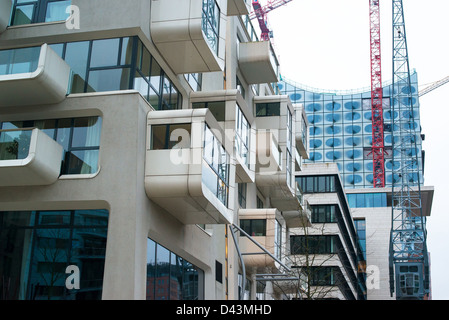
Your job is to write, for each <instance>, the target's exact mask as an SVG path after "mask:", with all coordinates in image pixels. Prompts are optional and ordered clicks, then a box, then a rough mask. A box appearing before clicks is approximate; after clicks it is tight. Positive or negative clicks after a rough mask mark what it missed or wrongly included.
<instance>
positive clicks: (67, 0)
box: [11, 0, 72, 26]
mask: <svg viewBox="0 0 449 320" xmlns="http://www.w3.org/2000/svg"><path fill="white" fill-rule="evenodd" d="M71 4H72V1H71V0H14V6H13V10H12V17H11V25H12V26H16V25H22V24H31V23H39V22H53V21H64V20H67V18H68V17H69V16H70V14H69V12H70V11H69V10H67V8H68V7H69V6H70V5H71Z"/></svg>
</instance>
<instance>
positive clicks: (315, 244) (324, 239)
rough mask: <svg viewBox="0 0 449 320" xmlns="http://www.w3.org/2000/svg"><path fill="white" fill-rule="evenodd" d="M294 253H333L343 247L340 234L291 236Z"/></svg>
mask: <svg viewBox="0 0 449 320" xmlns="http://www.w3.org/2000/svg"><path fill="white" fill-rule="evenodd" d="M290 246H291V248H290V250H291V253H292V254H333V253H338V252H339V250H340V249H341V242H340V240H339V239H338V236H324V235H319V236H315V235H307V236H290Z"/></svg>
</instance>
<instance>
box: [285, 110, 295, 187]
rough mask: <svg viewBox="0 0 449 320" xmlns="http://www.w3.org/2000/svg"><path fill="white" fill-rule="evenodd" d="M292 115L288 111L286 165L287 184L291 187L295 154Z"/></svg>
mask: <svg viewBox="0 0 449 320" xmlns="http://www.w3.org/2000/svg"><path fill="white" fill-rule="evenodd" d="M292 132H293V129H292V114H291V112H290V110H288V109H287V164H286V166H285V167H286V172H287V184H288V185H289V186H291V185H292V182H293V178H292V152H293V140H292Z"/></svg>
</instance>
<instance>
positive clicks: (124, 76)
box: [87, 68, 130, 92]
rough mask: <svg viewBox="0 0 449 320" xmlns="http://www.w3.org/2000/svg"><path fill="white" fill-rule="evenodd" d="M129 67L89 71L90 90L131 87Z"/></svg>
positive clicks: (111, 89)
mask: <svg viewBox="0 0 449 320" xmlns="http://www.w3.org/2000/svg"><path fill="white" fill-rule="evenodd" d="M129 76H130V69H129V68H118V69H106V70H94V71H90V72H89V85H88V88H87V91H88V92H101V91H115V90H127V89H129Z"/></svg>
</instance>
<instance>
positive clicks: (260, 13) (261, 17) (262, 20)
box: [249, 0, 292, 41]
mask: <svg viewBox="0 0 449 320" xmlns="http://www.w3.org/2000/svg"><path fill="white" fill-rule="evenodd" d="M290 1H292V0H267V4H266V5H265V6H262V5H261V4H260V2H259V1H258V0H253V9H254V11H252V12H251V13H250V14H249V18H250V19H251V20H252V19H255V18H257V21H258V22H259V27H260V30H261V35H260V39H261V40H263V41H268V40H270V38H271V37H272V32H271V30H270V29H269V27H268V19H267V14H268V12H271V11H273V10H274V9H276V8H279V7H281V6H283V5H284V4H287V3H289V2H290Z"/></svg>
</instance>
